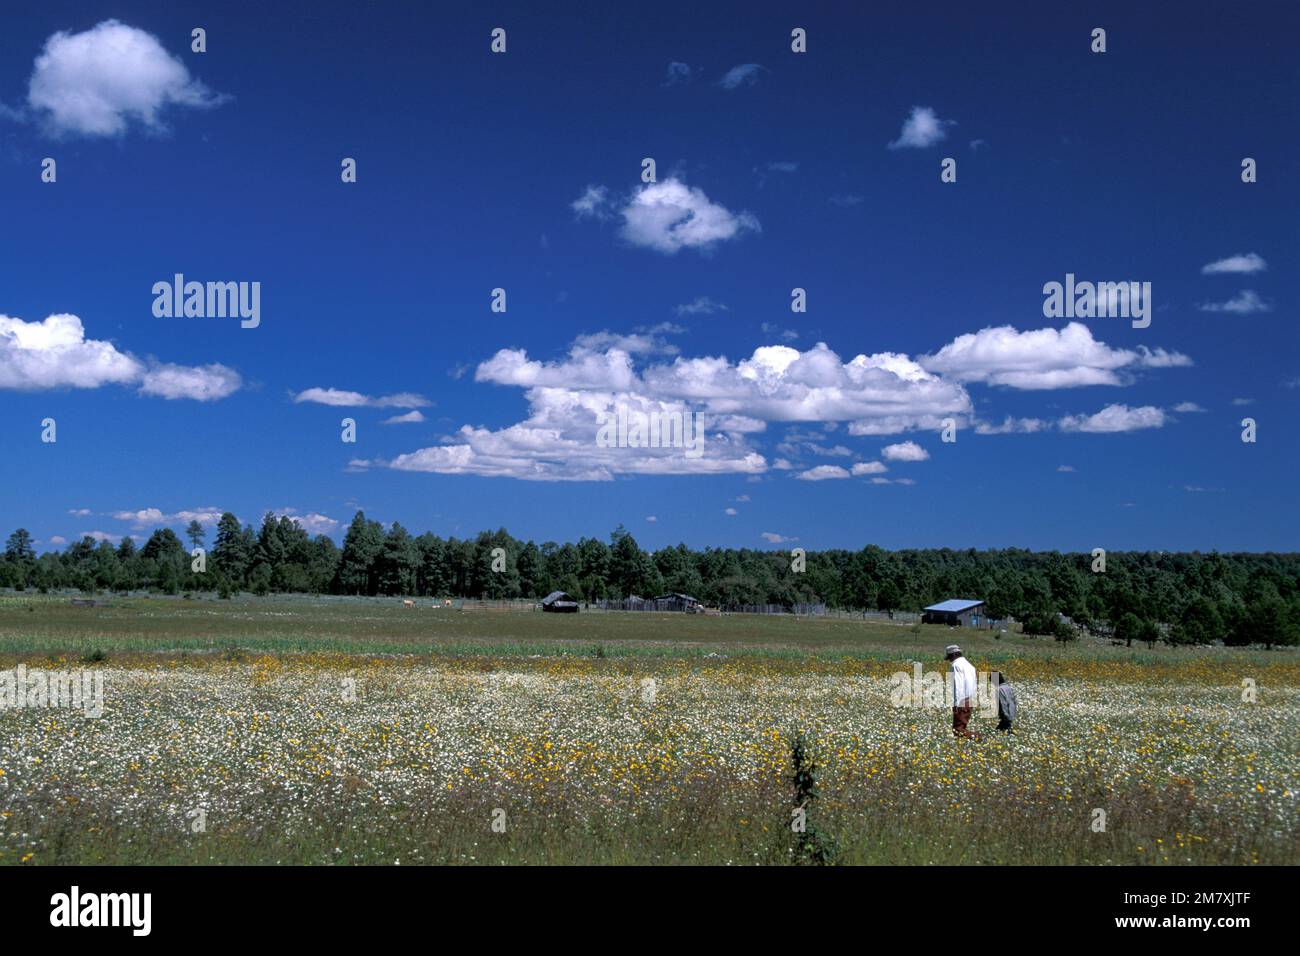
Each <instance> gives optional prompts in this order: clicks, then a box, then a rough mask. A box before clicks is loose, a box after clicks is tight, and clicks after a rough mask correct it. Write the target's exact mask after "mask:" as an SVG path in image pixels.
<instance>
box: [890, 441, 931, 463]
mask: <svg viewBox="0 0 1300 956" xmlns="http://www.w3.org/2000/svg"><path fill="white" fill-rule="evenodd" d="M880 455H881V457H882V458H884V459H885V460H887V461H925V460H926V459H927V458H929V457H930V453H929V452H928V451H926V450H925V449H924V448H922V447H921V446H920V445H918V444H917V443H916V442H914V441H904V442H899V443H898V444H896V445H886V446H885V447H884V448H882V449H881V450H880Z"/></svg>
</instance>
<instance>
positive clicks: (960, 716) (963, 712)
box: [952, 701, 979, 737]
mask: <svg viewBox="0 0 1300 956" xmlns="http://www.w3.org/2000/svg"><path fill="white" fill-rule="evenodd" d="M970 712H971V705H970V702H969V701H963V702H962V705H961V706H960V707H954V708H953V709H952V733H953V736H954V737H978V736H979V735H978V734H973V733H971V732H970V731H969V730H967V729H966V725H967V724H969V723H970Z"/></svg>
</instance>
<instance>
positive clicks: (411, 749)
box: [0, 595, 1300, 865]
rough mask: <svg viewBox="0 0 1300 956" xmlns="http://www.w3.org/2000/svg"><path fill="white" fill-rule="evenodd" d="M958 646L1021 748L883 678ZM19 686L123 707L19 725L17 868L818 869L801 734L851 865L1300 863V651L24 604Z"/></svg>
mask: <svg viewBox="0 0 1300 956" xmlns="http://www.w3.org/2000/svg"><path fill="white" fill-rule="evenodd" d="M954 636H956V637H957V638H958V639H960V640H961V642H962V643H963V646H964V647H965V648H966V650H967V655H968V656H969V657H970V659H971V661H972V663H973V664H974V665H975V666H976V668H977V669H979V670H993V669H998V670H1002V671H1004V672H1005V673H1006V674H1007V675H1008V677H1009V678H1010V679H1011V680H1012V682H1013V683H1014V685H1015V686H1016V688H1017V690H1018V694H1019V698H1020V709H1021V711H1020V715H1019V719H1018V721H1017V727H1016V731H1017V732H1016V733H1015V735H1013V736H1007V735H1001V734H997V733H994V732H993V725H994V720H993V719H991V718H989V717H987V716H979V715H977V716H976V717H975V718H974V720H973V721H972V728H973V729H976V730H979V731H981V732H983V733H984V734H985V736H984V738H983V739H982V740H979V741H966V740H956V739H954V738H953V736H952V734H951V731H950V729H949V724H950V715H949V713H948V712H947V711H946V710H945V709H943V708H935V707H898V706H893V705H892V704H891V695H890V688H891V675H893V674H895V673H897V672H900V671H904V672H908V673H909V674H910V672H911V670H912V662H914V661H920V662H922V664H923V665H924V667H925V669H926V670H927V671H930V670H933V671H939V672H943V671H946V665H945V664H944V662H943V661H942V659H941V657H942V651H943V646H944V645H945V644H946V643H948V642H950V641H952V640H953V639H954ZM19 664H22V665H23V666H25V667H26V668H28V669H29V670H30V669H36V668H44V669H46V670H49V671H60V670H70V669H86V668H92V669H96V670H99V671H102V676H103V686H104V694H105V699H104V707H103V713H102V716H100V717H98V718H97V719H90V718H88V717H86V716H84V715H83V714H82V713H80V712H77V711H75V710H70V709H66V708H55V707H49V706H46V707H10V708H8V709H6V710H3V711H0V861H3V862H4V863H8V864H25V865H34V864H55V863H65V864H66V863H77V864H86V863H89V864H95V863H311V864H318V863H389V864H391V863H401V864H403V865H405V864H418V863H445V862H465V863H499V862H529V863H731V864H749V863H764V864H773V863H791V862H799V861H800V860H801V859H802V857H801V855H800V854H801V850H800V842H801V841H800V835H799V834H797V833H795V832H792V826H791V820H792V809H793V803H794V789H793V787H792V783H791V776H792V767H791V741H792V740H793V739H794V738H795V737H796V736H802V738H803V739H804V740H805V741H806V742H807V747H808V753H809V755H810V759H811V761H812V762H813V763H815V765H816V769H815V773H814V776H815V779H816V785H817V792H818V796H817V798H816V799H815V800H813V801H810V802H808V803H807V805H806V806H805V812H806V815H807V817H806V818H807V821H808V824H809V826H810V827H815V831H816V832H817V834H818V835H819V837H820V838H822V839H824V841H825V847H826V848H827V849H826V854H825V858H826V859H828V860H830V861H832V862H837V863H846V864H852V863H914V864H927V863H1046V864H1056V863H1060V864H1072V863H1088V864H1105V863H1152V864H1188V863H1193V864H1205V863H1210V864H1215V863H1232V864H1239V863H1246V864H1249V863H1263V864H1273V863H1294V862H1296V861H1297V859H1300V811H1298V809H1297V793H1300V658H1297V655H1296V653H1295V652H1294V651H1273V652H1264V651H1256V650H1245V649H1225V648H1215V649H1197V650H1189V649H1173V648H1167V647H1157V648H1155V649H1153V650H1148V649H1146V648H1141V649H1137V648H1134V649H1129V648H1124V647H1112V646H1109V645H1101V644H1094V645H1077V644H1076V645H1061V644H1056V643H1054V642H1049V641H1044V640H1042V639H1036V640H1035V639H1028V638H1024V637H1021V636H1020V635H1014V634H1012V635H1005V636H1002V637H1001V638H1000V639H999V638H995V637H994V636H993V635H992V634H990V633H988V632H982V633H979V634H975V633H973V632H959V633H955V632H953V631H949V630H947V629H944V628H937V627H935V628H931V627H906V626H894V625H890V624H885V623H880V624H873V623H866V622H862V621H855V620H850V619H840V620H797V621H796V620H794V619H792V618H786V617H772V618H767V617H751V616H746V615H735V616H730V617H722V618H705V617H702V616H686V615H668V614H615V613H608V614H600V613H585V614H578V615H571V616H558V615H543V614H540V613H531V614H530V613H515V614H512V613H485V612H462V611H452V610H434V609H432V608H427V607H425V608H416V609H408V608H402V607H401V606H400V604H399V603H398V602H392V601H351V602H344V601H328V600H321V601H308V600H306V599H302V600H284V599H279V600H274V599H269V600H247V601H244V602H239V601H235V602H231V601H215V600H207V601H205V600H197V601H183V600H168V599H129V600H125V599H115V600H114V606H112V607H108V608H70V607H69V606H68V604H67V600H66V598H64V599H61V600H59V599H54V598H50V599H40V598H35V597H33V598H25V597H23V596H21V595H19V596H10V597H6V598H0V670H12V669H14V668H16V667H17V666H18V665H19ZM1246 686H1249V687H1250V688H1252V689H1253V694H1248V693H1246V691H1245V687H1246ZM1099 811H1100V813H1101V816H1099V815H1098V812H1099ZM1099 821H1100V824H1101V825H1100V826H1099V825H1098V824H1099Z"/></svg>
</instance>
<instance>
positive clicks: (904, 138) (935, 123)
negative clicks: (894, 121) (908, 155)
mask: <svg viewBox="0 0 1300 956" xmlns="http://www.w3.org/2000/svg"><path fill="white" fill-rule="evenodd" d="M955 125H957V123H956V120H941V119H939V117H938V115H937V114H936V113H935V112H934V110H932V109H931V108H930V107H928V106H913V107H912V113H911V115H910V116H908V118H907V119H906V120H904V121H903V130H902V132H901V133H899V134H898V139H896V140H894V141H893V142H892V143H890V144H889V148H890V149H925V148H926V147H928V146H933V145H934V144H935V143H938V142H942V141H943V140H944V139H946V138H947V136H948V127H949V126H955Z"/></svg>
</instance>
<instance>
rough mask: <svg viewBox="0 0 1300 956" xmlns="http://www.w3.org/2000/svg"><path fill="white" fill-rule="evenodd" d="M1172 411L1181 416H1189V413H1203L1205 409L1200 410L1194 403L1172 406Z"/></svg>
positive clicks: (1180, 403) (1181, 403)
mask: <svg viewBox="0 0 1300 956" xmlns="http://www.w3.org/2000/svg"><path fill="white" fill-rule="evenodd" d="M1174 411H1176V412H1179V413H1181V414H1189V413H1191V412H1203V411H1205V409H1203V408H1201V406H1200V405H1197V404H1196V403H1195V402H1179V403H1178V404H1177V405H1175V406H1174Z"/></svg>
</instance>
